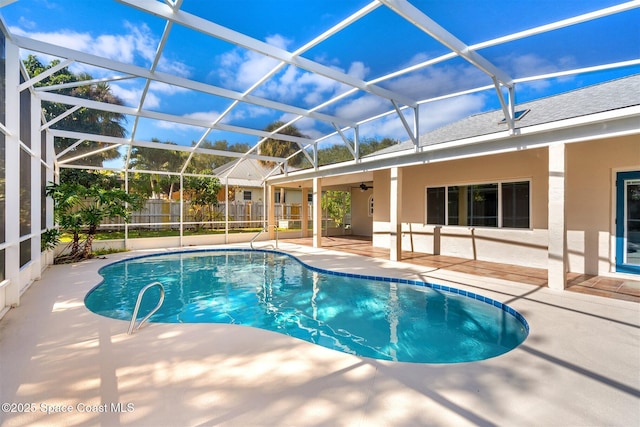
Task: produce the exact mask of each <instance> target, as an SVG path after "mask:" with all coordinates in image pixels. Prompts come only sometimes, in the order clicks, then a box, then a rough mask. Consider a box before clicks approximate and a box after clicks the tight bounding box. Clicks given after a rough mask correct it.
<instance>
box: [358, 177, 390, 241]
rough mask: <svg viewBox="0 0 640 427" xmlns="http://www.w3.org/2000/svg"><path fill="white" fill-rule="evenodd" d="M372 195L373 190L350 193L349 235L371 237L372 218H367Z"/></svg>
mask: <svg viewBox="0 0 640 427" xmlns="http://www.w3.org/2000/svg"><path fill="white" fill-rule="evenodd" d="M372 194H373V190H371V189H369V190H367V191H360V190H352V191H351V234H353V235H354V236H371V235H372V234H373V217H370V216H369V197H370V196H371V195H372ZM374 201H375V198H374ZM387 208H388V206H387ZM374 209H375V205H374Z"/></svg>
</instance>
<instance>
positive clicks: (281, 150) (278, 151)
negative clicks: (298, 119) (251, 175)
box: [258, 121, 306, 167]
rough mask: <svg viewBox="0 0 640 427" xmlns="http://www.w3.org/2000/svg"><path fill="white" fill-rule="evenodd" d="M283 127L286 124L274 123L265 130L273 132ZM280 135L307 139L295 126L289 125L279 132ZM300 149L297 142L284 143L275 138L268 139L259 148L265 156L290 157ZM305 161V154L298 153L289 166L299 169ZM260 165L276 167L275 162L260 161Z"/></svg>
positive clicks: (289, 162)
mask: <svg viewBox="0 0 640 427" xmlns="http://www.w3.org/2000/svg"><path fill="white" fill-rule="evenodd" d="M283 125H284V123H283V122H281V121H277V122H273V123H271V124H270V125H268V126H267V127H266V128H265V130H266V131H267V132H273V131H274V130H276V129H278V128H280V127H282V126H283ZM278 133H281V134H284V135H291V136H297V137H301V138H305V137H306V136H305V135H303V134H302V132H300V130H298V128H297V127H296V126H295V125H289V126H287V127H285V128H284V129H282V130H280V131H278ZM299 149H300V146H299V145H298V144H297V143H295V142H292V141H283V140H280V139H275V138H268V139H266V140H265V141H264V142H263V143H262V144H260V147H259V148H258V152H259V153H260V154H261V155H263V156H273V157H289V156H290V155H292V154H293V153H295V152H296V151H298V150H299ZM304 159H305V157H304V154H302V153H298V154H296V155H295V156H293V157H292V158H291V159H289V161H288V164H289V165H290V166H296V167H299V166H302V163H303V161H304ZM260 163H262V164H263V165H267V166H275V162H270V161H267V160H260Z"/></svg>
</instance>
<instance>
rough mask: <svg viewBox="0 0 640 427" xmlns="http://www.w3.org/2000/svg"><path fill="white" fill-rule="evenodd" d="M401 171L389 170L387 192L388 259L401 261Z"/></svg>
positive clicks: (397, 169) (395, 168) (398, 169)
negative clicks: (388, 189) (388, 190)
mask: <svg viewBox="0 0 640 427" xmlns="http://www.w3.org/2000/svg"><path fill="white" fill-rule="evenodd" d="M401 204H402V169H400V168H397V167H394V168H391V188H390V192H389V259H390V260H391V261H400V260H401V259H402V223H401V218H402V206H401Z"/></svg>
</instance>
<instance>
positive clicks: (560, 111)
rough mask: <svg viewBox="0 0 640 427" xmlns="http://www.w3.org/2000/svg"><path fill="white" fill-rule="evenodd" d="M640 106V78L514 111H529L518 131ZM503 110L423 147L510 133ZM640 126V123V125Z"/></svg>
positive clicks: (436, 134)
mask: <svg viewBox="0 0 640 427" xmlns="http://www.w3.org/2000/svg"><path fill="white" fill-rule="evenodd" d="M636 105H640V74H637V75H634V76H630V77H625V78H620V79H617V80H613V81H609V82H606V83H600V84H597V85H593V86H588V87H585V88H581V89H577V90H573V91H570V92H566V93H562V94H560V95H555V96H550V97H547V98H542V99H538V100H535V101H531V102H526V103H523V104H519V105H516V106H515V108H514V110H515V111H516V112H519V111H527V112H526V114H525V115H524V116H523V117H522V118H521V119H520V120H518V121H516V128H520V129H522V128H526V127H529V126H535V125H541V124H545V123H551V122H555V121H560V120H565V119H571V118H575V117H581V116H587V115H590V114H596V113H602V112H605V111H611V110H617V109H621V108H626V107H632V106H636ZM503 119H504V113H503V112H502V110H494V111H490V112H487V113H482V114H476V115H473V116H469V117H467V118H464V119H462V120H459V121H457V122H454V123H451V124H448V125H446V126H443V127H441V128H438V129H436V130H434V131H431V132H428V133H425V134H423V135H421V136H420V146H421V147H424V146H428V145H434V144H441V143H444V142H450V141H457V140H461V139H465V138H473V137H477V136H482V135H490V134H492V133H498V132H503V131H505V130H506V129H507V125H506V123H504V122H503V123H500V121H501V120H503ZM639 126H640V123H639ZM413 148H414V145H413V142H412V141H411V140H408V141H403V142H401V143H400V144H397V145H394V146H391V147H387V148H385V149H382V150H380V151H377V152H376V153H373V154H372V156H376V155H381V154H388V153H394V152H398V151H404V150H410V149H413Z"/></svg>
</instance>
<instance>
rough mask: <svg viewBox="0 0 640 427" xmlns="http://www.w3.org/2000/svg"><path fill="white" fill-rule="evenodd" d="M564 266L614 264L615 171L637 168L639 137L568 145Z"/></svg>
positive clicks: (590, 268)
mask: <svg viewBox="0 0 640 427" xmlns="http://www.w3.org/2000/svg"><path fill="white" fill-rule="evenodd" d="M566 153H567V181H566V185H567V196H566V209H567V240H568V243H567V246H568V259H569V269H570V271H574V272H581V273H582V272H584V273H587V274H605V273H608V272H610V271H612V270H613V265H614V264H615V258H614V257H615V253H614V248H615V246H614V242H613V239H614V236H615V174H616V172H622V171H629V170H640V138H639V137H638V136H628V137H622V138H616V139H610V140H605V141H593V142H586V143H581V144H572V145H569V146H567V151H566Z"/></svg>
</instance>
